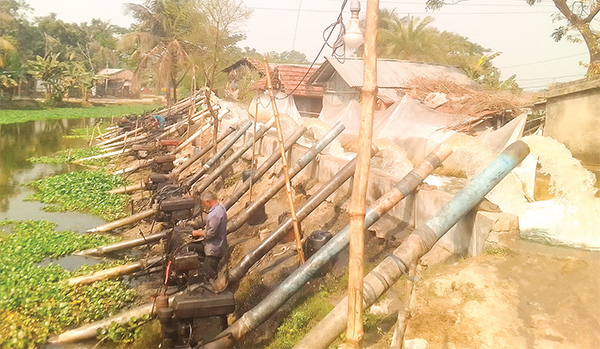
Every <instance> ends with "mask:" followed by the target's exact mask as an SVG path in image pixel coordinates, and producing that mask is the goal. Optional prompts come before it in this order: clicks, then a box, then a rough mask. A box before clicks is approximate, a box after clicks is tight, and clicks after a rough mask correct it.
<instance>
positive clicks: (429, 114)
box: [319, 96, 526, 163]
mask: <svg viewBox="0 0 600 349" xmlns="http://www.w3.org/2000/svg"><path fill="white" fill-rule="evenodd" d="M361 108H362V106H361V104H360V103H359V102H358V101H357V100H351V101H350V102H347V103H344V104H340V105H334V104H332V103H331V102H330V100H329V99H327V98H324V99H323V109H322V110H321V114H320V115H319V119H320V120H322V121H323V122H325V123H326V124H328V125H333V124H334V123H335V122H337V121H341V122H342V123H343V124H344V125H345V126H346V129H345V130H344V132H343V133H342V135H341V136H340V138H339V139H340V141H341V143H342V145H343V146H344V148H346V149H353V147H354V143H355V142H356V141H357V139H358V132H359V129H360V118H361V113H362V109H361ZM465 117H467V116H465V115H453V114H444V113H439V112H436V111H435V110H432V109H430V108H427V107H425V106H423V105H422V104H421V103H419V102H418V101H416V100H414V99H412V98H410V97H408V96H404V97H403V98H402V99H401V100H399V101H397V102H395V103H394V104H392V106H390V107H389V108H388V109H386V110H384V111H375V115H374V119H373V140H374V141H375V140H380V139H387V140H390V141H392V142H393V143H395V144H397V145H398V146H400V147H401V148H402V149H404V151H405V152H406V154H407V156H408V158H409V159H410V160H411V161H412V162H413V163H419V162H421V161H422V160H423V159H424V158H425V156H426V155H427V154H428V153H429V152H431V151H432V150H433V149H434V148H435V147H437V146H438V145H439V144H440V143H441V142H443V141H444V140H445V139H446V138H448V137H450V136H451V135H453V134H454V133H456V131H453V130H450V129H449V126H451V125H455V124H457V123H458V122H460V121H462V120H464V118H465ZM525 119H526V116H525V115H522V116H520V117H518V118H516V119H515V120H513V121H511V122H509V123H508V124H507V125H505V126H504V127H502V128H500V129H498V130H487V131H485V132H484V133H482V135H481V136H480V137H478V138H480V140H481V141H482V142H483V143H484V144H486V145H488V146H489V147H490V148H491V149H492V150H493V151H495V152H500V151H502V149H504V148H505V147H506V146H507V145H508V144H510V142H514V141H515V140H517V139H519V138H520V137H521V134H522V132H523V127H524V125H525Z"/></svg>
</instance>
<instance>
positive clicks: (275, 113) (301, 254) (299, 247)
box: [257, 58, 305, 264]
mask: <svg viewBox="0 0 600 349" xmlns="http://www.w3.org/2000/svg"><path fill="white" fill-rule="evenodd" d="M264 63H265V72H266V74H267V88H268V89H269V96H271V105H272V106H273V116H274V117H275V125H276V126H277V143H279V151H280V152H281V164H282V166H283V173H284V175H285V190H286V192H287V197H288V203H289V205H290V216H291V217H292V223H293V227H294V236H295V237H296V249H297V250H298V257H299V258H300V264H304V261H305V260H304V251H303V249H302V237H301V236H300V225H299V224H298V217H296V210H295V209H294V197H293V194H292V181H291V180H290V173H289V171H288V163H287V157H286V156H285V147H284V145H283V132H282V131H281V122H279V111H278V110H277V103H276V100H275V94H274V93H273V85H272V84H271V74H270V73H269V63H268V62H267V59H266V58H265V59H264ZM257 102H258V101H257Z"/></svg>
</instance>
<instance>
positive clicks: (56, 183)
mask: <svg viewBox="0 0 600 349" xmlns="http://www.w3.org/2000/svg"><path fill="white" fill-rule="evenodd" d="M27 185H29V186H31V187H34V188H36V189H37V191H36V192H35V193H33V194H31V195H29V196H28V197H27V198H26V200H30V201H40V202H42V203H45V204H55V206H47V207H45V208H44V209H45V210H48V211H78V212H89V213H92V214H94V215H97V216H99V217H101V218H103V219H106V220H109V221H110V220H115V219H118V218H122V217H125V216H126V215H127V214H126V213H125V212H123V209H124V207H125V205H126V204H127V203H128V202H129V196H127V195H121V194H109V193H107V192H106V191H108V190H111V189H114V188H118V187H121V186H123V185H124V182H123V179H121V177H120V176H117V175H112V174H108V173H106V172H104V171H77V172H71V173H65V174H61V175H58V176H53V177H47V178H43V179H40V180H37V181H33V182H30V183H28V184H27Z"/></svg>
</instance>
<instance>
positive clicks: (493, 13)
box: [249, 6, 556, 16]
mask: <svg viewBox="0 0 600 349" xmlns="http://www.w3.org/2000/svg"><path fill="white" fill-rule="evenodd" d="M249 8H251V9H253V10H265V11H286V12H317V13H337V12H338V11H336V10H319V9H296V8H277V7H251V6H249ZM401 13H404V12H401ZM406 13H410V14H412V15H428V16H431V15H436V16H438V15H442V16H447V15H537V14H553V13H556V12H555V11H535V12H525V11H520V12H519V11H512V12H508V11H507V12H453V13H443V12H436V13H433V12H413V11H407V12H406Z"/></svg>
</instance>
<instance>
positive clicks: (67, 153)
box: [27, 147, 108, 166]
mask: <svg viewBox="0 0 600 349" xmlns="http://www.w3.org/2000/svg"><path fill="white" fill-rule="evenodd" d="M101 153H102V151H101V150H100V147H89V148H79V149H64V150H61V151H59V152H58V153H56V155H55V156H42V157H39V158H29V159H27V160H28V161H29V162H32V163H34V164H39V163H42V164H68V163H72V162H73V161H75V160H79V159H83V158H87V157H90V156H94V155H99V154H101ZM107 163H108V159H95V161H94V160H90V161H89V162H85V164H88V165H93V166H104V165H106V164H107Z"/></svg>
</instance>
